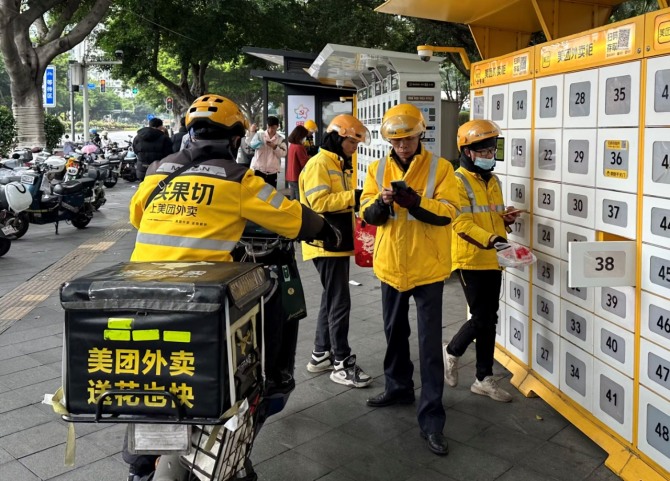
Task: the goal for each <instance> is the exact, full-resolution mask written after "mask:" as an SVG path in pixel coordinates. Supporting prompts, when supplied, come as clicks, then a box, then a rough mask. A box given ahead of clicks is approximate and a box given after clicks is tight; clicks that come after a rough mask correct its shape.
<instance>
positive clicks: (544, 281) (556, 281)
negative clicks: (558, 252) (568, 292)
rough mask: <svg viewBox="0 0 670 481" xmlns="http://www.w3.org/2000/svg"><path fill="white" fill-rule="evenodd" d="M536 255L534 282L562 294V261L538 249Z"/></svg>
mask: <svg viewBox="0 0 670 481" xmlns="http://www.w3.org/2000/svg"><path fill="white" fill-rule="evenodd" d="M535 256H536V257H537V262H536V263H535V265H534V266H533V267H534V268H533V284H535V285H536V286H539V287H540V288H542V289H545V290H547V291H549V292H551V293H552V294H554V295H557V296H559V295H560V294H561V264H560V262H561V261H560V260H559V259H557V258H555V257H552V256H548V255H546V254H542V253H540V252H537V251H536V252H535Z"/></svg>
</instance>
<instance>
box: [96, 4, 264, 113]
mask: <svg viewBox="0 0 670 481" xmlns="http://www.w3.org/2000/svg"><path fill="white" fill-rule="evenodd" d="M256 11H257V9H256V3H255V2H254V1H252V0H226V1H225V2H215V1H210V0H192V1H188V2H183V1H176V0H163V1H156V2H144V1H141V0H120V1H118V2H115V3H114V7H113V13H112V16H111V18H110V20H109V22H107V23H106V25H105V27H106V30H105V31H104V32H103V33H101V34H100V37H99V41H98V45H99V46H100V47H101V48H102V49H103V50H104V51H106V52H107V53H108V54H111V53H112V52H114V51H115V50H117V49H121V50H123V52H124V62H123V65H121V66H119V67H117V68H116V69H115V70H118V72H119V73H120V76H121V77H122V78H124V79H126V80H128V81H131V82H133V83H135V84H137V85H140V86H148V85H151V83H152V81H153V82H155V83H157V84H158V85H160V86H161V90H160V93H161V97H163V98H164V97H165V96H166V95H170V96H172V97H173V98H174V100H175V104H176V107H177V110H178V111H183V110H185V109H186V107H187V106H188V105H190V104H191V102H192V101H193V100H194V99H195V98H196V97H198V96H199V95H202V94H203V93H205V92H206V91H207V73H208V71H209V68H210V66H211V64H212V63H213V62H225V61H230V60H231V59H233V58H235V57H236V56H237V55H238V52H239V50H240V48H241V47H242V46H243V45H245V44H247V43H248V42H249V40H250V39H249V37H248V35H247V32H248V31H249V30H251V29H250V28H249V26H250V25H252V24H253V22H243V21H240V19H245V18H255V15H254V13H255V12H256Z"/></svg>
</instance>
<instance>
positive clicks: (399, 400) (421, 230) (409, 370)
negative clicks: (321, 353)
mask: <svg viewBox="0 0 670 481" xmlns="http://www.w3.org/2000/svg"><path fill="white" fill-rule="evenodd" d="M425 131H426V122H425V121H424V117H423V114H422V113H421V111H420V110H419V109H418V108H417V107H415V106H414V105H411V104H399V105H396V106H395V107H392V108H390V109H389V110H387V111H386V113H385V114H384V118H383V120H382V126H381V135H382V137H383V138H384V139H385V140H387V141H388V142H390V144H391V146H392V149H391V150H390V151H389V154H388V155H387V156H386V157H385V158H383V159H380V160H377V161H374V162H372V164H370V166H369V167H368V173H367V176H366V178H365V184H364V186H363V194H362V196H361V215H362V216H363V219H364V220H365V221H366V222H367V223H369V224H372V225H376V226H378V227H377V235H376V238H375V249H374V252H375V259H374V271H375V274H376V276H377V277H378V278H379V279H380V280H381V291H382V316H383V318H384V333H385V334H386V342H387V347H386V355H385V357H384V377H385V384H386V385H385V389H384V391H383V392H381V393H380V394H378V395H376V396H374V397H371V398H369V399H368V400H367V404H368V406H371V407H385V406H390V405H392V404H412V403H413V402H414V381H413V380H412V375H413V371H414V366H413V364H412V361H411V357H410V347H409V335H410V325H409V300H410V297H414V301H415V303H416V310H417V327H418V333H419V361H420V364H421V399H420V400H419V405H418V406H417V418H418V422H419V428H420V430H421V431H420V434H421V436H422V437H423V438H425V439H426V440H427V442H428V448H429V449H430V450H431V451H432V452H433V453H435V454H438V455H446V454H447V453H448V452H449V448H448V447H447V441H446V439H445V438H444V435H443V433H442V431H443V430H444V424H445V420H446V416H445V411H444V406H443V404H442V393H443V390H444V379H443V374H444V367H443V363H442V353H441V341H440V340H441V338H442V290H443V288H444V280H445V279H446V278H447V277H449V274H450V272H451V253H450V246H451V226H450V225H449V224H450V223H451V220H452V219H454V218H456V216H457V215H458V211H459V200H458V188H457V187H456V179H455V177H454V169H453V167H452V166H451V164H450V163H449V161H447V160H445V159H442V158H440V157H439V156H438V155H433V154H432V153H431V152H429V151H428V150H426V148H425V146H424V145H423V143H422V142H421V140H422V138H423V135H424V133H425Z"/></svg>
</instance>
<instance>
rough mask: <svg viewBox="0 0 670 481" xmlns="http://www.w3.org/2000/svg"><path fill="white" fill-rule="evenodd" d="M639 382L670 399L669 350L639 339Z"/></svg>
mask: <svg viewBox="0 0 670 481" xmlns="http://www.w3.org/2000/svg"><path fill="white" fill-rule="evenodd" d="M640 383H641V384H643V385H644V386H645V387H646V388H648V389H650V390H652V391H653V392H655V393H656V394H658V395H659V396H663V397H664V398H666V399H670V351H668V350H667V349H665V348H663V347H661V346H659V345H657V344H654V343H653V342H650V341H647V340H646V339H642V340H641V341H640Z"/></svg>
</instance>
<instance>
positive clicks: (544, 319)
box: [532, 286, 561, 334]
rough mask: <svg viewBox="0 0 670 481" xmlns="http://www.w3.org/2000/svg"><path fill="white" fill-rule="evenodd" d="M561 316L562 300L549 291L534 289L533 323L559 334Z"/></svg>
mask: <svg viewBox="0 0 670 481" xmlns="http://www.w3.org/2000/svg"><path fill="white" fill-rule="evenodd" d="M560 315H561V299H560V298H559V297H558V296H556V295H554V294H552V293H551V292H549V291H545V290H544V289H540V288H539V287H537V286H535V287H533V315H532V318H533V322H538V323H540V324H542V325H543V326H545V327H546V328H547V329H549V330H551V331H553V332H555V333H556V334H559V333H560V332H561V330H560V329H561V328H560Z"/></svg>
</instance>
